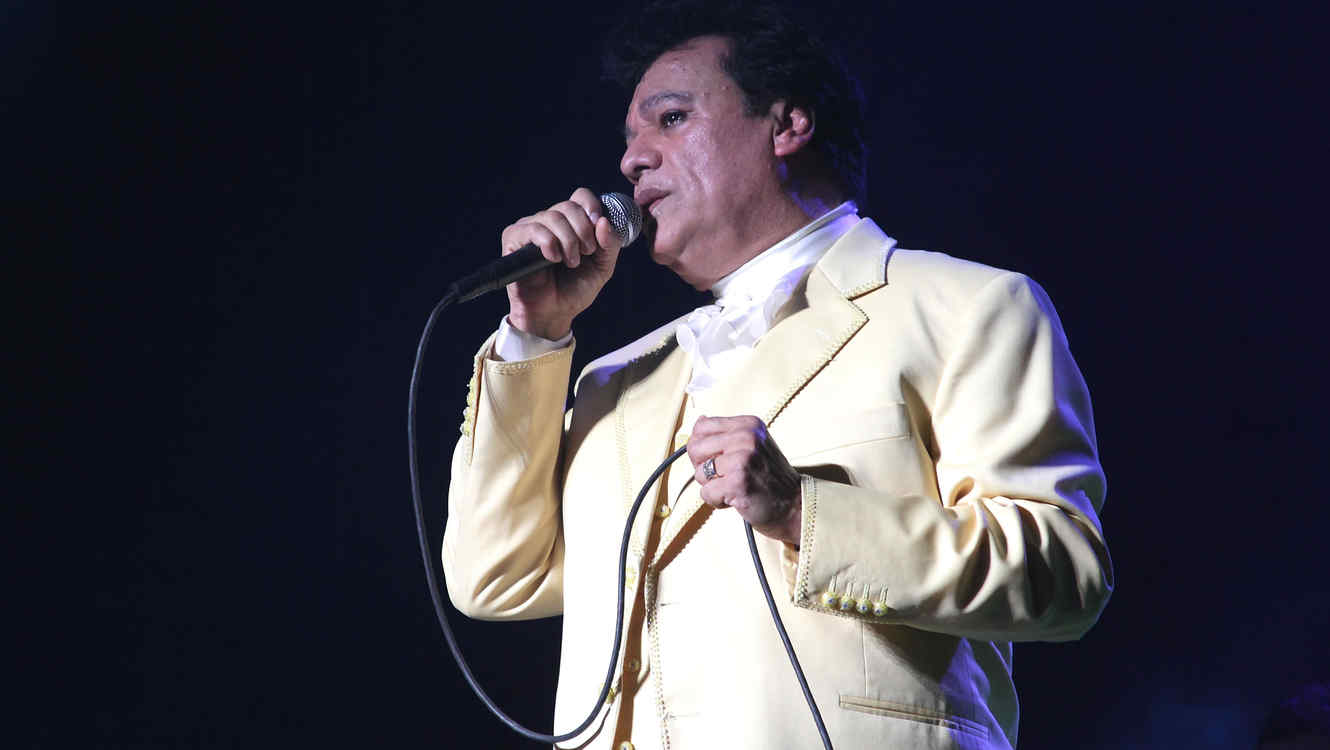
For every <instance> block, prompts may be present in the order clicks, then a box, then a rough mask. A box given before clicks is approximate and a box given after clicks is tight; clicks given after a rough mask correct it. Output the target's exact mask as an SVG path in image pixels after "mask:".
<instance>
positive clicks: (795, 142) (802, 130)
mask: <svg viewBox="0 0 1330 750" xmlns="http://www.w3.org/2000/svg"><path fill="white" fill-rule="evenodd" d="M771 116H772V117H773V118H774V119H775V121H776V127H775V129H774V130H773V131H772V147H773V149H774V152H775V154H776V156H779V157H787V156H792V155H794V154H797V153H799V152H800V151H803V150H804V149H806V148H807V147H808V144H809V142H811V141H812V140H813V125H814V122H813V112H812V110H810V109H808V108H807V107H800V106H795V105H792V104H790V103H788V102H786V101H785V100H783V99H777V100H776V101H775V102H774V103H772V105H771Z"/></svg>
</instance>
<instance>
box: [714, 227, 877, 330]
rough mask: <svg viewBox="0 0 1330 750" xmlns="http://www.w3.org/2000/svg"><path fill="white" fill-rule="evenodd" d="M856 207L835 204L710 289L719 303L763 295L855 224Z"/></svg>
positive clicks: (729, 302)
mask: <svg viewBox="0 0 1330 750" xmlns="http://www.w3.org/2000/svg"><path fill="white" fill-rule="evenodd" d="M858 211H859V208H858V206H856V205H855V204H854V201H845V202H844V203H842V204H840V205H839V206H836V207H835V208H833V209H831V210H830V211H828V212H826V213H825V214H822V215H821V216H819V217H818V218H816V219H814V220H813V221H811V222H809V223H808V224H806V225H804V226H803V227H802V228H801V229H799V230H797V231H795V232H794V234H791V235H790V236H789V237H786V238H785V239H783V240H781V241H780V242H777V243H776V244H775V245H772V246H771V247H769V248H767V249H766V250H763V251H762V252H761V253H759V254H758V255H757V256H755V257H754V258H752V259H751V260H749V261H748V262H747V263H744V264H743V265H742V266H739V267H738V268H736V269H735V270H734V271H731V272H730V273H729V274H727V275H726V276H725V277H724V278H722V279H721V280H720V281H717V282H716V283H715V285H714V286H712V287H711V293H712V294H714V295H715V296H716V300H717V302H718V303H719V304H721V305H728V304H731V302H732V301H740V300H745V299H746V300H751V301H756V300H760V299H764V298H766V297H767V296H768V295H770V294H771V292H772V291H773V290H774V289H775V288H776V287H777V286H778V285H780V283H781V281H782V280H783V279H784V278H785V277H786V276H788V275H790V274H791V273H792V272H794V271H795V270H797V269H805V268H807V267H808V266H811V265H813V264H814V263H817V261H818V260H819V259H820V258H821V257H822V255H823V253H825V252H826V251H827V250H828V249H829V248H830V247H831V246H832V245H833V244H835V242H836V240H838V239H840V236H841V235H843V234H845V233H846V232H848V231H849V230H850V228H851V227H853V226H854V225H855V223H856V222H857V221H858Z"/></svg>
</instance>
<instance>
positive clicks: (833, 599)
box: [822, 591, 840, 609]
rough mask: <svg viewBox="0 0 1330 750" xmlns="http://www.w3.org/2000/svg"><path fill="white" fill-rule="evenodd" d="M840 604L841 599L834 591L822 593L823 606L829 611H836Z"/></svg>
mask: <svg viewBox="0 0 1330 750" xmlns="http://www.w3.org/2000/svg"><path fill="white" fill-rule="evenodd" d="M839 604H840V597H839V596H838V595H837V594H836V592H834V591H824V592H823V593H822V606H824V607H826V608H827V609H835V608H836V607H837V606H838V605H839Z"/></svg>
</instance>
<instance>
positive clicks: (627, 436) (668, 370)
mask: <svg viewBox="0 0 1330 750" xmlns="http://www.w3.org/2000/svg"><path fill="white" fill-rule="evenodd" d="M676 322H677V321H676ZM674 325H675V323H669V324H667V325H665V326H662V327H661V328H660V329H658V330H657V331H656V332H655V333H654V334H652V335H653V336H657V337H659V340H658V341H657V342H656V343H655V344H654V346H652V348H650V349H648V350H647V351H646V352H645V353H643V354H641V355H639V356H637V357H635V358H634V359H632V360H631V361H630V362H629V363H628V364H627V366H626V368H625V371H624V387H623V388H624V390H623V393H622V395H621V396H620V398H619V400H618V406H617V407H616V408H615V415H614V419H615V431H616V433H617V442H618V446H619V468H620V472H621V475H620V477H621V481H622V483H623V508H624V514H625V516H626V515H627V513H628V511H629V509H631V508H632V504H633V501H634V500H636V499H637V493H638V492H639V491H640V490H641V488H642V484H643V483H645V482H646V480H647V477H649V476H651V472H653V471H655V469H656V467H657V466H658V465H659V464H660V462H661V461H662V460H664V458H665V457H666V456H668V455H669V454H670V452H671V451H672V450H673V441H674V428H675V424H676V423H677V422H678V418H679V407H680V406H681V405H682V403H683V393H684V387H685V386H687V384H688V378H689V375H690V373H691V371H692V369H691V358H690V357H689V356H688V353H687V352H685V351H684V350H683V349H682V348H680V347H679V345H678V342H677V341H676V340H675V338H674ZM680 460H681V461H682V460H686V459H680ZM657 481H658V482H659V481H663V480H657ZM657 491H659V488H658V487H657V488H655V489H653V490H649V491H648V500H647V501H645V502H644V503H643V508H644V509H643V510H641V511H639V512H638V517H637V519H636V520H635V521H634V524H633V545H632V546H633V550H634V552H635V553H636V554H637V555H639V556H640V555H641V554H642V550H643V546H644V540H645V538H646V537H645V532H646V531H647V529H648V528H649V527H650V524H651V518H652V514H651V509H652V506H653V505H654V499H655V498H654V495H653V494H652V493H654V492H657Z"/></svg>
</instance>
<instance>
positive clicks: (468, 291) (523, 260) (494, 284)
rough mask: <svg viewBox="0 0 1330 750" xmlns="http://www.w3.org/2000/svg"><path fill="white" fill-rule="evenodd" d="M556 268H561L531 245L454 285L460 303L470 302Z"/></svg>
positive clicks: (465, 277)
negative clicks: (529, 275)
mask: <svg viewBox="0 0 1330 750" xmlns="http://www.w3.org/2000/svg"><path fill="white" fill-rule="evenodd" d="M553 265H558V264H556V263H555V262H554V261H552V260H549V259H547V258H546V257H545V256H544V255H541V254H540V248H538V247H536V246H535V244H533V243H530V242H528V243H526V244H525V245H523V246H522V247H520V248H518V249H517V250H516V251H514V252H511V253H508V254H507V255H505V256H503V257H501V258H499V259H498V260H495V261H493V262H491V263H489V264H487V265H485V266H484V267H482V268H481V269H480V270H478V271H476V272H475V273H473V274H471V275H470V276H464V277H462V278H461V279H458V280H457V281H456V282H454V283H453V289H454V290H456V292H457V301H458V302H466V301H467V300H471V299H475V298H476V297H479V296H480V295H482V294H484V293H486V292H490V291H493V290H495V289H502V288H504V287H506V286H508V285H509V284H511V283H513V282H514V281H516V280H518V279H520V278H522V277H523V276H526V275H528V274H532V273H535V272H536V271H539V270H541V269H543V268H549V267H550V266H553Z"/></svg>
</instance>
